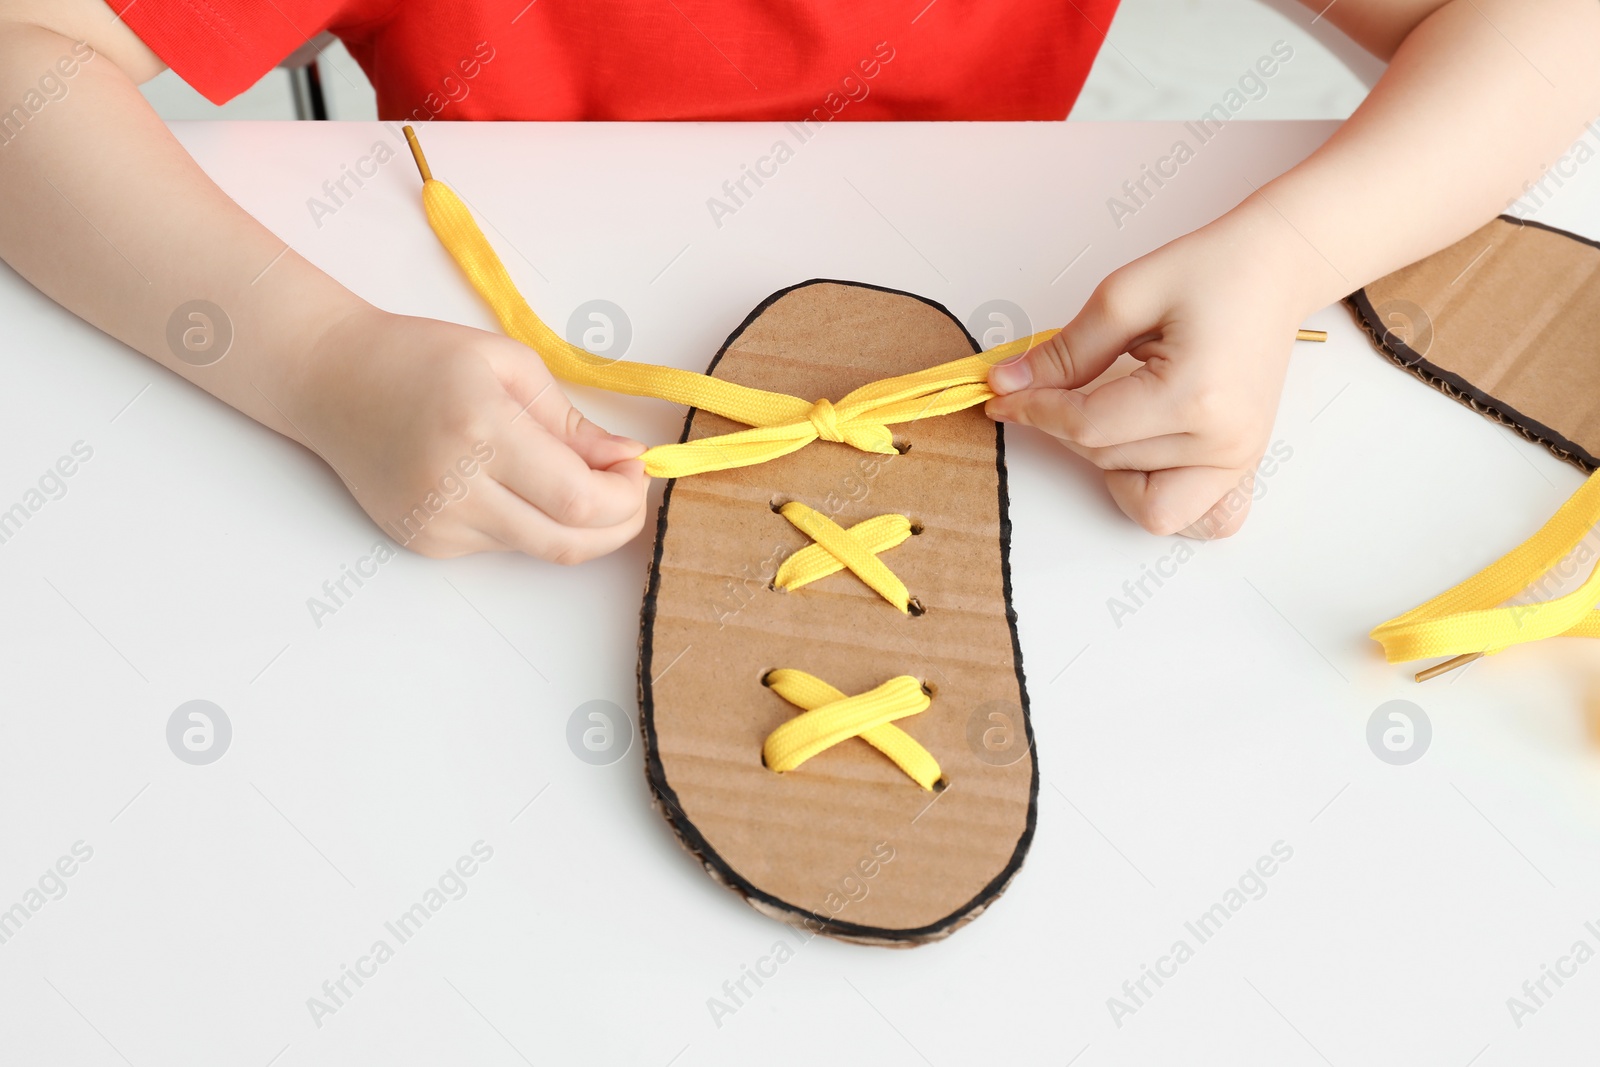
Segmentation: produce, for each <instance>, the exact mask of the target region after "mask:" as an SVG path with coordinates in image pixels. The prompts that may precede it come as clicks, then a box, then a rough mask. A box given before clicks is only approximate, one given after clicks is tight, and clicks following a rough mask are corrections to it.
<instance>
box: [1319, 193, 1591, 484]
mask: <svg viewBox="0 0 1600 1067" xmlns="http://www.w3.org/2000/svg"><path fill="white" fill-rule="evenodd" d="M1350 304H1351V306H1352V307H1353V308H1354V309H1355V312H1356V314H1357V317H1358V318H1359V319H1360V320H1361V323H1362V325H1363V326H1364V327H1365V328H1366V329H1367V331H1368V332H1369V333H1370V334H1371V335H1372V337H1373V339H1374V341H1375V342H1377V344H1378V347H1379V349H1380V350H1381V351H1382V352H1383V353H1384V354H1385V355H1386V356H1388V357H1389V358H1390V359H1391V360H1393V361H1394V362H1395V363H1397V364H1399V365H1400V366H1402V367H1405V368H1406V369H1408V370H1410V371H1411V372H1412V373H1413V374H1416V375H1417V376H1418V377H1419V378H1421V379H1423V380H1424V381H1426V382H1428V383H1430V384H1432V385H1434V386H1435V387H1436V388H1438V389H1440V390H1442V391H1443V392H1445V393H1447V394H1449V395H1450V396H1453V397H1455V398H1456V399H1458V400H1460V401H1462V402H1463V403H1465V404H1467V405H1469V406H1470V407H1472V408H1473V409H1474V410H1477V411H1479V412H1482V413H1483V414H1485V415H1488V416H1489V417H1491V418H1493V419H1496V420H1497V421H1499V422H1502V423H1504V424H1505V425H1507V426H1510V427H1511V428H1513V429H1515V430H1516V431H1517V432H1518V433H1520V434H1522V435H1523V436H1524V437H1527V438H1528V439H1529V440H1532V441H1537V442H1539V443H1540V444H1543V445H1545V446H1546V447H1548V448H1549V449H1550V450H1551V451H1552V452H1554V453H1555V454H1556V455H1558V456H1560V457H1561V458H1562V459H1565V460H1567V461H1569V462H1571V463H1573V464H1574V465H1576V466H1577V467H1579V468H1580V469H1582V470H1584V471H1593V470H1595V468H1596V467H1597V466H1600V345H1597V343H1596V338H1597V337H1600V244H1596V243H1595V242H1593V241H1590V240H1588V239H1586V238H1583V237H1579V236H1577V235H1575V234H1570V233H1567V232H1565V231H1564V230H1557V229H1553V228H1551V227H1548V226H1542V225H1539V224H1537V223H1532V222H1526V221H1521V220H1517V219H1512V218H1507V217H1503V216H1502V217H1501V218H1498V219H1495V220H1494V221H1493V222H1491V223H1489V224H1488V225H1487V226H1484V227H1483V228H1482V229H1480V230H1478V231H1477V232H1476V233H1474V234H1472V235H1471V236H1470V237H1467V238H1466V239H1465V240H1462V241H1459V242H1457V243H1456V244H1454V245H1451V246H1450V247H1449V248H1446V249H1444V250H1443V251H1441V252H1438V253H1436V254H1434V255H1432V256H1429V257H1428V258H1427V259H1424V260H1422V261H1420V262H1418V263H1414V264H1412V265H1411V266H1409V267H1406V268H1404V269H1402V270H1398V271H1396V272H1395V273H1393V274H1391V275H1389V276H1387V277H1385V278H1381V279H1379V280H1378V281H1376V282H1373V283H1372V284H1371V285H1369V286H1367V287H1366V288H1365V289H1362V290H1360V291H1358V292H1357V293H1355V294H1354V295H1353V296H1351V297H1350Z"/></svg>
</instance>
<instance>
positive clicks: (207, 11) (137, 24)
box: [106, 0, 345, 104]
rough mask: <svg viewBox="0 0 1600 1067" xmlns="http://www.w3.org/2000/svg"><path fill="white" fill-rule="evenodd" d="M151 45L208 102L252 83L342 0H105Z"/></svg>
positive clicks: (330, 17)
mask: <svg viewBox="0 0 1600 1067" xmlns="http://www.w3.org/2000/svg"><path fill="white" fill-rule="evenodd" d="M106 3H107V4H108V5H109V6H110V7H111V9H112V10H113V11H115V12H116V13H117V14H118V15H119V16H120V17H121V18H122V21H123V22H125V23H126V24H127V25H128V28H129V29H131V30H133V32H134V33H136V34H138V35H139V38H140V39H141V40H143V41H144V43H145V44H147V45H149V46H150V50H151V51H152V52H154V53H155V54H156V55H158V56H160V57H161V59H162V61H163V62H165V63H166V64H167V66H169V67H171V68H172V69H173V70H175V71H177V73H178V77H180V78H182V79H183V80H184V81H186V82H188V83H189V84H190V85H191V86H193V87H194V88H195V89H196V90H198V91H199V92H200V93H201V94H202V95H204V96H205V98H206V99H207V100H210V101H211V102H212V103H213V104H221V103H225V102H227V101H228V100H231V99H233V98H234V97H235V96H238V95H239V94H240V93H242V92H244V90H246V89H248V88H250V86H252V85H254V84H255V83H256V82H257V81H258V80H259V79H260V78H261V76H262V75H263V74H265V73H266V72H267V71H269V70H271V69H272V68H273V67H275V66H277V65H278V63H279V62H281V61H282V60H283V58H284V57H285V56H287V55H288V54H289V53H290V52H293V51H294V50H295V49H296V48H299V47H300V46H301V45H303V44H305V43H306V42H307V41H309V40H311V39H312V38H313V37H315V36H316V35H317V34H319V33H321V32H322V31H323V30H325V29H327V28H328V26H329V24H330V23H332V22H334V21H336V20H337V18H338V16H339V14H340V10H341V8H342V7H344V6H345V5H344V4H342V3H340V0H106Z"/></svg>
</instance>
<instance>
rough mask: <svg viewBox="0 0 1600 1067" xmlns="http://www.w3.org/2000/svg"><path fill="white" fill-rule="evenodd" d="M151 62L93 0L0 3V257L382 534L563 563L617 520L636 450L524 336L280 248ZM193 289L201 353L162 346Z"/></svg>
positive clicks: (614, 539)
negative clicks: (209, 328) (264, 432)
mask: <svg viewBox="0 0 1600 1067" xmlns="http://www.w3.org/2000/svg"><path fill="white" fill-rule="evenodd" d="M80 42H81V43H80ZM161 69H162V65H161V63H160V61H159V60H158V59H157V58H156V56H155V55H154V54H153V53H151V52H150V50H149V49H148V48H146V47H145V45H144V44H143V43H142V42H141V41H140V40H139V39H138V38H137V36H135V35H134V34H133V33H132V31H130V30H129V29H128V28H127V27H126V26H125V25H123V23H122V22H121V21H120V20H117V19H114V18H113V17H112V14H111V12H110V10H109V9H108V8H107V7H105V5H104V4H103V2H102V0H0V200H3V201H4V204H5V207H4V209H3V210H0V258H4V259H5V260H6V262H8V263H9V264H11V266H12V267H14V268H15V269H16V270H17V271H18V272H19V273H20V274H22V275H23V276H24V277H25V278H27V279H28V280H29V281H31V282H32V283H33V284H34V285H36V286H37V287H38V288H39V289H40V290H42V291H43V292H44V293H45V294H46V295H48V296H50V297H51V298H52V299H54V300H56V301H58V302H59V303H61V304H62V305H63V306H65V307H66V308H68V309H69V310H71V311H73V312H75V313H76V314H78V315H80V316H81V317H83V318H84V319H86V320H88V321H89V322H91V323H93V324H94V325H95V326H97V327H99V328H100V329H102V330H104V331H105V332H106V333H108V334H111V335H112V336H113V337H116V338H118V339H119V340H121V341H123V342H125V343H127V344H128V345H130V346H132V347H133V348H136V349H138V350H139V351H140V352H143V353H144V354H145V355H147V356H149V357H150V358H151V359H153V360H155V361H156V362H158V363H160V364H162V365H163V366H165V367H167V368H168V369H170V370H172V371H174V372H176V373H178V374H180V375H182V376H183V377H185V378H187V379H189V380H190V381H192V382H194V383H195V384H196V385H199V386H200V387H201V388H203V389H205V390H207V391H208V392H210V393H212V394H213V395H215V396H216V397H218V398H219V399H221V400H223V401H225V402H227V403H228V404H231V405H232V406H233V407H235V408H238V409H239V410H240V411H242V412H244V413H245V414H247V415H249V416H250V417H251V418H254V419H256V420H257V421H259V422H261V423H263V424H265V425H266V426H269V427H271V428H272V429H274V430H276V431H278V432H279V433H281V434H283V435H284V436H286V437H289V438H291V439H293V440H295V441H298V442H300V443H301V444H303V445H305V446H306V447H308V448H310V449H312V450H313V451H315V452H317V453H318V454H319V455H321V456H322V458H323V459H325V460H326V461H327V462H328V464H329V465H330V466H331V467H333V468H334V470H336V471H337V472H338V473H339V475H340V477H341V478H343V479H344V481H345V484H346V485H347V486H349V488H350V491H351V492H352V493H353V494H354V495H355V497H356V499H357V501H358V502H360V504H361V506H362V507H363V508H364V509H366V511H367V513H368V514H369V515H371V516H372V517H373V518H374V519H376V520H377V521H378V522H379V524H380V525H382V526H383V527H384V529H385V532H386V533H388V534H389V535H390V536H392V537H394V538H396V539H397V540H400V541H403V542H405V543H407V544H409V545H410V547H412V548H415V549H417V550H419V551H421V552H424V553H426V554H428V555H436V556H450V555H460V554H462V553H466V552H473V551H480V550H492V549H505V548H509V549H516V550H520V551H524V552H529V553H532V554H535V555H539V556H544V557H546V558H549V559H555V560H559V561H562V562H577V561H579V560H583V559H587V558H591V557H593V556H597V555H600V554H602V553H605V552H609V551H611V550H612V549H614V548H616V547H617V546H619V545H620V544H622V543H623V542H624V541H626V540H628V539H629V538H631V537H632V536H633V535H634V534H636V533H637V532H638V531H639V529H640V528H641V526H642V525H643V522H644V498H645V486H646V484H647V479H646V478H645V475H644V470H643V465H642V464H640V463H639V462H638V461H637V459H635V458H634V457H636V456H637V455H638V454H639V452H640V451H641V450H642V446H640V445H639V444H637V443H636V442H632V441H627V440H625V439H622V438H616V437H612V436H610V435H608V434H606V433H605V432H604V431H602V430H600V429H599V428H598V427H596V426H594V425H593V424H592V423H589V422H588V421H587V420H585V419H584V418H583V417H582V415H580V414H579V413H578V412H577V411H576V410H575V409H574V408H573V407H572V406H571V405H570V404H569V403H568V402H567V401H566V399H565V397H564V396H562V394H561V391H560V390H559V389H557V388H552V387H551V379H550V376H549V374H548V373H547V372H546V370H545V368H544V366H543V364H542V363H541V362H540V360H539V358H538V357H537V356H536V355H535V354H534V353H532V352H530V351H528V349H527V348H525V347H524V346H522V345H520V344H518V343H516V342H514V341H511V340H509V339H507V338H504V337H500V336H498V335H495V334H489V333H485V332H483V331H480V330H473V329H469V328H467V327H464V326H456V325H451V324H447V323H443V322H436V321H432V320H427V319H412V318H406V317H403V316H399V315H393V314H389V313H387V312H384V311H380V310H379V309H377V308H375V307H373V306H372V305H370V304H368V303H367V302H365V301H364V300H361V299H360V298H358V297H357V296H355V295H354V294H353V293H351V292H350V291H349V290H347V289H345V288H344V287H343V286H342V285H340V284H339V283H337V282H336V281H334V280H333V279H332V278H330V277H328V276H327V275H326V274H324V273H323V272H322V271H320V270H318V269H317V268H316V267H314V266H312V265H311V264H310V263H308V262H306V260H304V259H302V258H301V257H300V256H298V255H296V254H295V253H294V252H293V251H292V250H287V249H286V248H285V246H284V243H283V242H282V241H280V240H279V239H278V238H277V237H275V236H274V235H273V234H272V233H271V232H269V231H268V230H267V229H266V228H265V227H263V226H261V225H260V224H259V223H257V222H256V221H255V220H254V219H253V218H251V217H250V216H249V215H248V214H246V213H245V212H244V211H243V210H242V209H241V208H240V207H239V206H238V205H237V204H235V203H234V202H233V201H232V200H230V199H229V198H228V197H227V195H226V194H224V193H223V192H222V191H221V190H220V189H218V188H217V187H216V186H215V185H214V184H212V182H211V181H210V179H208V178H207V177H206V175H205V174H204V173H203V172H202V171H201V170H200V168H199V167H198V166H197V165H196V164H195V163H194V161H193V160H191V159H190V158H189V156H188V155H187V154H186V153H185V152H184V150H183V148H182V147H181V146H180V145H179V144H178V142H177V141H176V140H175V139H174V138H173V137H172V135H171V134H170V133H169V132H168V131H167V129H166V127H165V126H164V125H162V123H161V121H160V120H159V119H158V118H157V117H156V115H155V113H154V112H153V111H152V110H151V108H150V107H149V105H148V104H147V103H146V102H145V100H144V98H143V97H142V96H141V95H140V93H139V91H138V89H137V88H136V82H138V81H143V80H146V79H148V78H150V77H152V76H154V75H155V74H156V73H158V72H159V71H160V70H161ZM193 300H207V301H210V302H212V303H213V304H215V305H217V306H219V307H220V308H222V309H223V311H224V312H225V314H226V316H227V318H228V319H229V320H230V321H231V324H232V330H233V342H232V347H231V349H230V350H229V351H228V353H227V355H226V356H225V357H224V358H222V359H221V360H220V361H219V362H216V363H214V364H212V365H210V366H194V365H192V362H191V361H185V360H184V359H181V358H179V355H178V352H179V351H181V350H182V346H178V347H177V348H174V347H173V346H172V345H171V344H169V337H168V322H169V319H170V318H171V317H172V316H173V314H174V312H175V311H176V310H177V309H178V308H179V307H180V305H184V304H186V303H188V302H190V301H193ZM195 326H196V328H197V329H199V330H202V331H203V330H204V329H205V323H204V322H202V321H199V320H196V322H195ZM486 457H487V458H486Z"/></svg>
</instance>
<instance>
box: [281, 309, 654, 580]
mask: <svg viewBox="0 0 1600 1067" xmlns="http://www.w3.org/2000/svg"><path fill="white" fill-rule="evenodd" d="M270 399H271V400H272V401H273V402H274V403H275V404H276V405H277V406H278V407H279V408H280V409H281V410H282V412H283V414H284V416H285V417H286V418H287V419H288V420H290V421H291V422H292V423H293V424H294V427H295V429H297V430H298V431H299V433H300V436H302V437H303V438H305V439H306V443H307V444H308V445H309V446H310V447H311V448H313V449H314V450H315V451H316V452H317V453H318V454H320V455H321V456H322V458H323V459H325V460H326V461H327V462H328V464H329V465H330V466H331V467H333V469H334V470H335V471H337V472H338V474H339V476H340V477H341V478H343V479H344V482H345V484H346V485H347V486H349V488H350V492H351V493H352V494H354V496H355V498H356V500H357V502H359V503H360V504H361V506H362V507H363V508H364V509H365V510H366V512H367V514H368V515H370V516H372V518H373V519H374V520H376V521H377V523H378V525H379V526H381V527H383V529H384V532H385V533H386V534H388V535H389V536H390V537H393V538H394V539H395V540H397V541H399V542H400V543H401V544H404V545H406V546H407V547H409V548H412V549H414V550H416V551H417V552H420V553H422V554H423V555H426V556H433V557H440V558H442V557H449V556H460V555H465V554H466V553H469V552H481V551H504V550H514V551H519V552H526V553H528V554H529V555H533V556H539V557H541V558H543V559H548V560H553V561H554V562H557V563H581V562H583V561H584V560H588V559H593V558H594V557H596V556H602V555H604V554H606V553H607V552H610V551H612V550H614V549H616V548H618V547H619V546H621V545H622V544H624V543H625V542H627V541H629V540H631V539H632V538H633V537H634V536H635V535H636V534H637V533H638V532H639V530H640V529H641V528H642V527H643V525H644V514H645V489H646V487H647V486H648V485H649V479H648V478H647V477H646V476H645V473H644V464H643V463H641V462H640V461H639V459H638V457H639V454H640V453H641V452H643V451H644V446H643V445H641V444H640V443H639V442H637V441H631V440H629V439H627V438H624V437H617V436H615V435H612V434H608V433H606V432H605V431H604V430H602V429H601V428H600V427H598V426H596V425H595V424H594V423H592V422H590V421H589V420H588V419H586V418H584V416H583V414H582V413H581V412H579V411H578V410H577V409H576V408H574V407H573V406H572V405H571V403H569V402H568V400H567V398H566V397H565V396H564V395H563V394H562V392H561V390H560V389H559V388H558V387H557V386H556V384H555V382H554V380H553V379H552V378H551V376H550V373H549V371H547V370H546V369H545V366H544V364H543V363H542V362H541V361H540V359H539V357H538V355H537V354H536V353H534V352H532V351H530V350H529V349H528V348H527V347H526V346H525V345H523V344H521V343H520V342H517V341H514V340H511V339H510V338H507V337H502V336H500V335H498V334H492V333H485V332H484V331H482V330H475V329H471V328H469V327H466V326H458V325H455V324H452V323H446V322H439V321H435V320H432V319H421V318H410V317H407V316H402V315H393V314H390V313H388V312H383V311H379V310H377V309H376V308H371V307H362V308H360V309H358V310H356V311H354V312H353V313H351V314H350V315H348V316H346V317H345V318H343V319H341V320H340V321H338V322H337V323H336V324H334V325H333V326H332V327H331V328H329V329H328V330H327V331H326V332H324V333H323V335H322V336H321V338H320V340H319V341H318V342H317V343H316V344H315V345H314V346H312V348H311V349H310V350H309V351H307V352H306V353H305V354H304V357H303V358H302V359H301V360H299V361H297V363H296V366H295V368H294V372H293V373H292V374H291V376H290V377H289V379H288V391H287V396H286V397H271V398H270Z"/></svg>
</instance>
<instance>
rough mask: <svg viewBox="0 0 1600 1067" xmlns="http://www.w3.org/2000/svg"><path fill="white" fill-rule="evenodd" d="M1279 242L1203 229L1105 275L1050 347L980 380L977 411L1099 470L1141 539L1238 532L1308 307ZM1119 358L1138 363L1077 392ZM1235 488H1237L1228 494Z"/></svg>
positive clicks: (1042, 347) (1276, 238) (1044, 346)
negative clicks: (1051, 441)
mask: <svg viewBox="0 0 1600 1067" xmlns="http://www.w3.org/2000/svg"><path fill="white" fill-rule="evenodd" d="M1281 241H1282V238H1281V236H1280V235H1279V234H1278V233H1277V232H1276V231H1273V235H1272V237H1271V239H1270V240H1268V239H1266V238H1265V236H1264V235H1263V234H1260V233H1255V234H1252V233H1248V232H1241V228H1240V227H1238V226H1237V225H1235V226H1232V227H1230V228H1229V229H1227V230H1218V229H1213V228H1208V229H1205V230H1200V231H1197V232H1195V233H1193V234H1190V235H1188V236H1187V237H1183V238H1180V239H1179V240H1177V241H1174V242H1172V243H1171V244H1169V245H1166V246H1164V247H1162V248H1159V249H1157V250H1156V251H1154V252H1152V253H1150V254H1149V255H1147V256H1145V257H1144V258H1142V259H1139V260H1135V261H1134V262H1132V263H1130V264H1128V265H1127V266H1125V267H1122V268H1121V269H1119V270H1117V271H1116V272H1114V273H1112V274H1111V275H1110V276H1108V277H1107V278H1106V279H1105V280H1104V281H1103V282H1101V283H1100V286H1099V288H1097V289H1096V290H1095V292H1094V294H1093V295H1092V296H1091V297H1090V298H1089V301H1088V303H1087V304H1086V305H1084V308H1083V310H1082V311H1080V312H1079V313H1078V316H1077V317H1076V318H1075V319H1073V320H1072V321H1071V322H1070V323H1068V324H1067V325H1066V327H1065V328H1064V329H1063V330H1062V331H1061V332H1060V333H1059V334H1057V335H1056V336H1055V337H1054V338H1052V339H1051V340H1050V341H1048V342H1046V343H1045V344H1042V345H1040V346H1038V347H1037V348H1034V349H1032V350H1030V351H1029V352H1027V353H1025V354H1024V355H1022V356H1020V357H1018V358H1017V359H1014V360H1012V361H1010V362H1008V363H1004V364H1001V365H999V366H996V367H995V368H994V369H993V370H991V371H990V372H989V383H990V386H991V387H992V388H993V389H994V391H995V392H996V393H999V394H1001V395H1000V396H998V397H996V398H995V399H993V400H990V401H989V403H988V406H987V407H986V409H985V410H986V411H987V412H988V414H989V415H990V417H992V418H995V419H998V420H1000V421H1002V422H1015V423H1021V424H1022V425H1025V426H1034V427H1037V428H1038V429H1041V430H1043V431H1044V432H1046V433H1048V434H1050V435H1051V436H1053V437H1055V438H1057V439H1059V440H1060V441H1061V443H1062V444H1064V445H1066V446H1067V447H1068V448H1070V449H1071V450H1072V451H1074V452H1076V453H1077V454H1078V455H1080V456H1083V457H1084V458H1085V459H1087V460H1089V461H1090V462H1091V463H1093V464H1094V465H1095V466H1097V467H1100V468H1102V469H1103V470H1104V471H1105V478H1106V487H1107V488H1108V489H1110V491H1111V496H1112V498H1113V499H1115V500H1116V502H1117V505H1118V506H1119V507H1121V508H1122V510H1123V511H1124V512H1126V513H1127V514H1128V516H1129V517H1130V518H1132V519H1133V520H1134V521H1135V522H1137V523H1138V524H1139V525H1141V526H1143V527H1144V528H1145V529H1147V530H1149V531H1150V532H1151V533H1155V534H1162V535H1167V534H1173V533H1183V534H1187V535H1189V536H1192V537H1201V538H1210V537H1226V536H1228V535H1229V534H1232V533H1233V532H1234V531H1236V530H1237V529H1238V528H1239V526H1240V525H1242V524H1243V522H1244V519H1245V515H1246V514H1247V512H1248V511H1249V502H1250V496H1251V489H1252V487H1253V484H1254V482H1253V479H1254V475H1255V471H1256V465H1257V463H1258V462H1259V461H1260V459H1261V456H1262V453H1263V452H1265V450H1266V447H1267V443H1268V437H1269V435H1270V433H1271V431H1272V420H1273V415H1274V414H1275V412H1276V410H1277V407H1278V397H1279V393H1280V391H1281V390H1282V387H1283V378H1284V372H1285V369H1286V365H1287V362H1288V356H1289V351H1290V348H1291V347H1292V345H1293V343H1294V335H1295V330H1296V328H1297V325H1298V324H1299V322H1300V320H1301V317H1302V316H1303V315H1304V313H1305V312H1306V311H1308V310H1310V309H1311V307H1314V306H1316V305H1314V304H1309V305H1308V303H1307V298H1306V297H1305V296H1304V295H1303V294H1302V293H1301V292H1299V291H1297V289H1296V286H1297V285H1298V284H1303V283H1298V282H1297V281H1296V278H1297V276H1303V273H1304V271H1303V269H1298V268H1297V266H1296V264H1294V263H1290V262H1286V261H1285V259H1284V257H1282V256H1279V255H1274V254H1272V253H1271V252H1270V251H1268V250H1269V249H1270V248H1271V247H1272V245H1273V244H1277V243H1281ZM1123 352H1127V353H1129V354H1130V355H1132V356H1133V357H1134V358H1136V359H1138V360H1140V361H1141V363H1142V366H1140V367H1138V368H1137V369H1136V370H1134V372H1133V373H1132V374H1130V375H1128V376H1127V377H1125V378H1119V379H1113V380H1111V381H1109V382H1106V383H1105V384H1103V385H1101V386H1100V387H1098V388H1096V389H1093V390H1088V391H1084V390H1083V388H1082V387H1083V386H1086V385H1088V384H1089V383H1090V382H1092V381H1093V380H1094V379H1095V378H1097V377H1099V376H1100V374H1101V373H1102V372H1104V371H1105V370H1106V368H1107V367H1109V366H1111V364H1112V363H1113V362H1114V361H1115V360H1116V358H1117V357H1118V356H1119V355H1121V354H1122V353H1123ZM1235 490H1237V492H1235Z"/></svg>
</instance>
